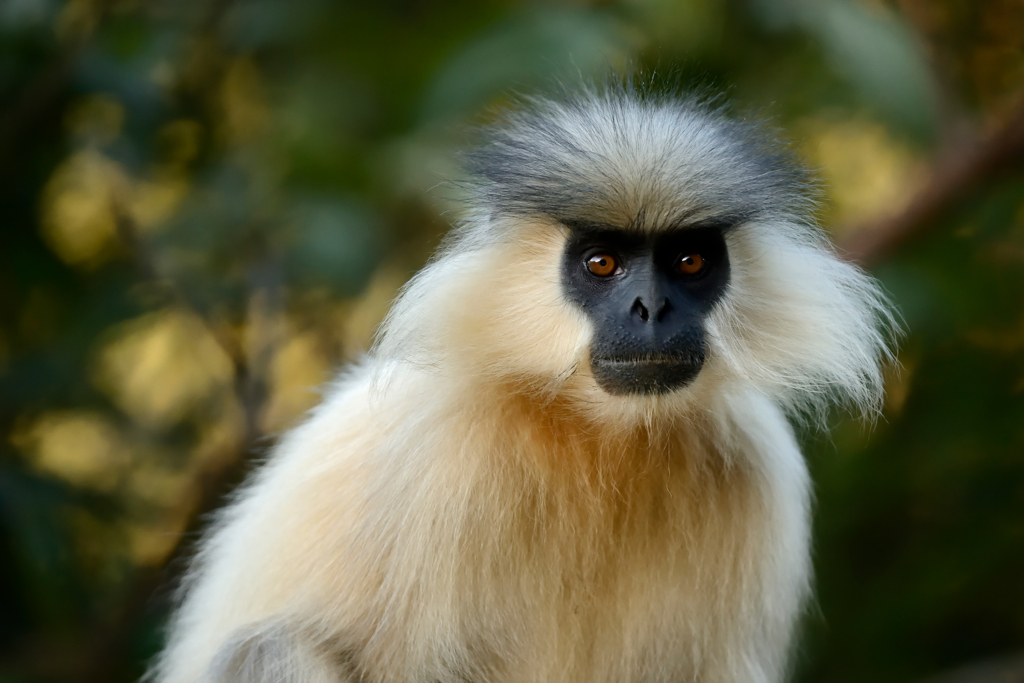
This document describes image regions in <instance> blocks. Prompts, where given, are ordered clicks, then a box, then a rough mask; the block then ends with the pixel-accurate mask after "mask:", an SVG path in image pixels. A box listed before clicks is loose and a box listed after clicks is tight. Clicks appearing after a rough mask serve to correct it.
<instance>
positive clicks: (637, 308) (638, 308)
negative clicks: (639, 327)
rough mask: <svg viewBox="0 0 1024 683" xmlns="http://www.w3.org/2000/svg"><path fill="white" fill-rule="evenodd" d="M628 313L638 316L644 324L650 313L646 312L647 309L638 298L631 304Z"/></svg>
mask: <svg viewBox="0 0 1024 683" xmlns="http://www.w3.org/2000/svg"><path fill="white" fill-rule="evenodd" d="M630 312H631V313H634V314H636V315H639V316H640V319H641V320H643V321H644V322H647V319H648V318H650V317H651V315H650V313H648V312H647V307H646V306H644V302H642V301H640V297H637V298H636V301H634V302H633V308H632V309H630Z"/></svg>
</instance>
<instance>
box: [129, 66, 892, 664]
mask: <svg viewBox="0 0 1024 683" xmlns="http://www.w3.org/2000/svg"><path fill="white" fill-rule="evenodd" d="M481 138H482V139H481V141H480V142H479V144H478V146H476V147H475V148H473V149H471V150H470V151H468V152H466V153H465V154H464V158H463V160H464V162H465V167H466V173H467V177H468V178H469V180H467V181H466V183H465V185H464V187H465V192H466V195H467V198H466V208H465V212H464V215H463V216H462V218H461V222H460V223H459V224H458V225H456V226H455V228H454V230H453V233H452V234H451V235H450V236H449V238H448V239H447V241H446V242H445V243H443V244H442V247H441V248H440V250H439V252H438V253H437V254H436V255H435V257H434V258H433V260H431V261H430V262H429V263H428V264H427V265H426V266H425V267H424V268H423V269H422V270H421V271H420V272H419V273H418V274H417V275H415V276H414V277H413V279H412V280H411V281H410V282H409V283H408V284H407V286H406V287H405V288H404V289H403V290H402V291H401V293H400V294H399V296H398V297H397V298H396V301H395V302H394V303H393V306H392V308H391V310H390V312H389V313H388V315H387V316H386V318H385V320H384V322H383V323H382V324H381V326H380V328H379V330H378V333H377V337H376V339H375V342H374V344H373V346H372V347H371V350H370V352H369V353H368V354H367V355H366V356H365V357H364V358H362V359H361V360H360V361H358V362H357V363H355V364H354V365H352V366H351V367H350V368H349V369H347V370H346V371H345V372H344V374H343V375H342V376H341V377H340V379H338V380H337V381H336V383H335V384H334V385H333V386H332V387H331V388H330V389H329V390H328V391H327V392H326V398H325V399H324V401H323V402H322V404H321V405H320V406H319V407H317V408H315V409H314V410H313V411H312V412H311V414H310V415H309V416H308V418H307V419H306V420H305V422H304V423H302V424H301V425H300V426H298V427H297V428H295V429H294V430H292V431H291V432H289V433H287V434H286V435H284V436H283V438H282V439H281V440H280V442H279V444H278V445H277V446H276V448H275V449H274V451H273V453H272V454H271V456H270V457H269V458H268V460H267V462H265V463H264V464H262V465H261V467H260V468H259V469H258V470H257V472H256V473H255V475H254V477H253V478H252V480H251V481H250V482H249V483H248V484H247V485H245V486H244V488H243V489H242V490H241V492H240V493H238V494H237V496H236V497H235V499H234V500H233V502H232V503H231V504H230V505H228V506H227V507H226V509H224V510H223V512H222V513H221V514H220V517H219V518H218V519H217V520H216V522H215V524H214V525H213V527H212V529H211V530H210V531H209V533H208V534H207V535H206V537H205V540H203V541H202V542H201V544H200V547H199V550H198V552H197V555H196V558H195V564H194V566H193V568H192V569H191V571H190V572H189V574H188V575H187V577H186V579H185V580H184V581H183V588H182V594H183V599H182V601H181V604H180V606H179V607H178V609H177V611H176V613H175V614H174V616H173V618H172V620H171V622H170V626H169V629H168V639H167V644H166V646H165V649H164V651H163V652H162V653H161V654H160V655H159V656H158V658H157V660H156V662H155V664H154V665H153V667H152V670H151V672H150V675H149V680H152V681H154V682H155V683H196V682H203V683H229V682H230V683H270V682H271V681H274V682H291V683H355V682H359V683H383V682H385V681H387V682H394V683H485V682H486V683H511V682H522V683H526V682H529V683H584V682H585V683H605V682H607V683H612V682H615V683H622V682H625V681H630V682H636V683H669V682H676V683H678V682H683V681H688V682H694V683H777V682H779V681H782V680H784V679H785V677H786V676H787V675H788V672H789V669H790V668H791V663H790V660H791V659H792V657H791V656H790V653H791V649H792V648H791V645H792V641H793V639H794V633H795V631H796V628H797V622H798V619H799V617H800V615H801V613H802V611H803V609H804V606H805V604H806V602H807V599H808V597H809V594H810V590H811V564H810V560H809V555H810V553H809V544H810V540H809V539H810V531H809V526H810V522H809V519H810V493H809V491H810V482H809V475H808V471H807V467H806V464H805V461H804V459H803V456H802V453H801V451H800V447H799V446H798V443H797V438H796V436H795V434H796V432H795V425H799V424H801V423H806V422H810V423H821V422H822V420H823V417H824V416H825V415H826V414H827V413H828V411H829V410H830V406H833V405H837V404H838V405H845V406H847V407H848V408H850V409H852V410H854V411H855V412H861V413H863V414H864V415H866V416H869V417H870V416H871V415H873V414H877V411H878V410H879V406H880V402H881V399H882V395H883V391H884V387H883V372H882V368H883V367H884V366H885V364H886V363H888V362H890V361H891V359H892V356H893V353H894V352H893V350H892V347H893V339H894V334H895V333H896V332H898V322H897V321H896V320H895V319H894V313H893V312H892V306H891V304H890V303H889V302H888V301H887V299H886V297H885V294H884V292H883V291H882V290H881V288H880V286H879V285H878V284H877V282H876V281H875V280H874V279H872V278H871V277H870V276H869V275H868V274H866V273H865V272H864V271H863V270H861V269H860V268H859V267H857V266H855V265H852V264H850V263H847V262H845V261H843V260H842V259H841V258H840V257H839V256H838V254H837V252H836V250H835V248H834V247H833V246H832V245H831V243H830V242H829V240H828V239H827V237H826V236H825V234H824V232H823V231H822V230H821V229H820V228H819V227H818V226H817V224H816V223H815V221H814V219H813V215H814V210H815V201H816V199H815V194H814V187H813V182H812V181H811V180H809V175H808V173H807V172H805V171H804V170H803V169H802V167H801V166H800V164H799V163H798V162H797V161H795V160H794V155H793V154H792V153H791V152H789V151H788V150H787V148H786V147H785V145H784V144H782V143H780V142H778V141H777V140H776V137H775V135H774V134H772V133H770V132H766V128H765V127H764V126H763V125H761V124H758V123H751V122H744V121H740V120H736V119H733V118H730V117H729V116H727V115H726V114H725V113H723V111H722V107H721V106H720V105H718V104H715V103H714V102H713V101H712V102H709V101H708V100H707V99H706V98H704V99H702V98H701V97H698V96H693V95H687V94H658V93H653V92H648V91H647V90H644V89H642V88H640V87H638V86H634V85H632V84H630V83H628V82H626V83H620V84H618V85H615V84H611V85H607V86H587V87H582V88H580V89H579V90H578V91H576V92H574V93H566V94H564V95H560V96H548V97H545V98H542V97H538V98H535V99H531V100H529V101H526V102H524V103H522V104H521V106H519V107H516V108H513V109H512V110H511V111H510V112H508V113H507V114H504V115H502V117H500V118H499V120H498V121H497V122H495V123H493V124H490V125H489V126H488V127H486V128H485V129H484V131H483V132H482V134H481Z"/></svg>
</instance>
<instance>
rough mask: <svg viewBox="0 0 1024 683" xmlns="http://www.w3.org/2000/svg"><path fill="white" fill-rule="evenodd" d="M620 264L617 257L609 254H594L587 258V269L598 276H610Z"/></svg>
mask: <svg viewBox="0 0 1024 683" xmlns="http://www.w3.org/2000/svg"><path fill="white" fill-rule="evenodd" d="M618 266H619V264H618V263H617V262H616V261H615V257H614V256H611V255H609V254H594V255H593V256H591V257H590V258H589V259H587V270H589V271H590V272H591V273H593V274H594V275H596V276H598V277H608V276H609V275H611V274H612V273H614V272H615V269H616V268H618Z"/></svg>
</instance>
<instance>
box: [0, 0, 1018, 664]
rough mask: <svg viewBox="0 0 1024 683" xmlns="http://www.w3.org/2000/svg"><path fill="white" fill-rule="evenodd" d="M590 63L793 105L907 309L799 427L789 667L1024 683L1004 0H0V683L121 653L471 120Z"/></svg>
mask: <svg viewBox="0 0 1024 683" xmlns="http://www.w3.org/2000/svg"><path fill="white" fill-rule="evenodd" d="M609 70H610V71H615V72H618V73H629V72H634V71H642V72H643V73H645V74H647V75H646V77H645V78H647V79H649V80H653V81H655V82H656V83H658V82H662V81H664V82H665V83H681V84H684V85H687V86H694V85H697V86H703V87H706V88H709V89H710V90H712V91H715V92H723V93H724V98H725V101H727V102H729V103H730V106H731V109H732V111H733V112H734V114H735V115H736V116H739V117H755V118H768V119H770V120H771V122H772V124H773V125H775V126H777V127H778V128H780V129H782V131H783V133H784V134H785V136H786V137H788V138H789V139H791V140H792V141H793V146H794V149H795V151H796V152H797V153H798V154H799V155H800V156H802V157H803V158H804V159H805V160H806V161H807V163H808V164H810V165H811V166H812V167H814V168H815V169H817V172H818V175H819V177H820V179H821V181H822V191H823V197H822V203H821V207H820V215H819V218H820V220H821V221H822V223H823V225H825V226H826V228H827V229H829V230H830V231H832V233H833V235H834V237H835V239H836V241H837V242H838V243H839V244H840V246H841V248H842V249H843V250H844V253H846V254H847V255H848V256H849V257H850V258H853V259H857V260H860V261H862V262H863V263H865V264H866V265H868V266H869V267H870V268H871V269H872V270H873V271H874V272H875V273H876V274H877V275H878V277H880V278H881V280H882V282H883V283H884V285H885V287H886V288H887V289H888V291H889V292H890V293H891V295H892V297H893V299H894V301H895V303H896V305H897V306H898V308H899V310H900V312H901V313H902V315H903V317H904V318H905V321H906V327H907V329H908V330H909V334H908V336H907V337H906V338H905V339H904V341H903V342H902V344H901V350H900V361H901V364H902V369H901V370H899V371H896V370H893V371H892V372H891V373H890V376H889V381H888V384H889V387H888V399H887V403H886V407H885V410H884V414H883V416H882V417H881V418H880V419H879V420H878V422H877V424H876V425H874V427H873V428H872V427H870V426H865V425H863V424H860V423H857V422H854V421H851V420H849V419H846V418H844V417H843V416H841V415H837V416H836V417H835V419H834V425H833V427H834V428H833V429H832V430H831V431H830V432H828V433H825V432H821V431H817V432H815V431H808V432H807V434H806V436H805V441H806V443H807V450H808V457H809V460H810V462H811V466H812V469H813V471H814V476H815V481H816V494H817V502H816V508H817V511H816V517H815V550H814V557H815V564H816V568H817V576H818V579H817V584H818V586H817V589H818V590H817V592H818V598H817V601H816V602H815V604H814V605H813V606H812V609H811V612H810V614H809V615H808V618H807V619H806V621H805V623H806V626H805V629H804V636H803V638H802V640H801V646H800V654H799V668H798V675H797V680H798V681H800V682H811V681H814V682H817V683H839V682H846V681H870V682H872V683H884V682H887V681H894V682H895V681H926V680H931V679H933V677H936V676H940V677H943V678H941V680H944V681H947V682H951V681H961V682H963V681H975V682H978V683H983V682H987V681H993V682H994V681H1011V680H1013V681H1020V680H1024V659H1022V656H1024V100H1022V97H1024V2H1022V1H1021V0H989V1H984V0H899V1H896V0H890V1H883V0H877V1H870V0H615V1H594V2H586V1H583V0H578V1H564V2H523V1H516V0H454V1H452V2H445V3H440V2H437V3H432V2H426V1H420V0H377V1H376V2H369V1H367V2H329V1H328V0H235V1H230V0H208V1H205V2H196V1H193V0H162V1H153V2H147V1H144V0H137V1H123V2H122V1H114V0H110V1H105V0H69V1H64V0H0V682H2V683H15V682H19V683H20V682H28V681H32V682H35V681H39V682H45V681H76V682H77V681H82V682H86V681H89V682H92V681H110V682H115V683H116V682H119V681H131V680H133V679H135V678H136V677H137V676H138V675H139V674H140V672H141V671H142V670H143V667H144V665H145V661H146V660H147V658H148V657H151V656H152V655H153V653H154V652H155V651H156V649H157V648H158V646H159V642H160V631H159V629H160V625H161V624H162V622H163V620H164V618H165V616H166V610H167V605H168V600H167V598H168V594H169V592H170V586H173V584H174V577H175V576H176V573H177V572H178V571H180V568H181V565H182V562H181V559H180V558H181V557H182V553H183V548H187V546H188V543H189V541H190V540H191V539H192V538H194V537H195V533H196V530H197V529H198V528H200V526H201V523H202V514H203V513H204V512H205V511H208V510H209V509H211V508H212V507H214V506H215V505H216V504H217V503H218V502H219V501H221V500H223V495H224V493H225V491H227V490H228V489H229V488H230V486H231V485H232V484H234V483H235V482H237V481H238V479H239V478H240V477H241V476H242V474H243V472H244V470H245V469H246V467H247V466H248V465H247V462H251V460H252V458H253V456H254V455H258V454H259V453H261V452H264V451H265V450H266V448H267V446H268V445H270V444H272V443H273V440H274V437H275V435H277V434H279V433H280V432H281V431H282V430H284V429H286V428H287V427H288V426H289V425H292V424H294V423H295V421H296V420H297V419H299V417H300V416H301V414H302V413H303V411H305V410H306V409H308V408H309V407H310V406H312V405H314V404H315V403H316V401H317V393H316V390H315V387H316V386H317V385H318V384H320V383H321V382H323V381H324V380H326V379H328V378H330V377H331V375H332V373H333V372H334V371H335V370H336V368H337V367H338V366H339V365H340V364H341V363H344V362H345V361H346V360H347V359H351V358H353V357H355V356H356V355H358V353H359V352H360V350H361V349H364V348H365V347H366V345H367V344H368V342H369V340H370V338H371V334H372V331H373V328H374V326H375V325H376V323H377V322H379V320H380V319H381V317H382V315H383V314H384V312H385V310H386V308H387V305H388V302H389V301H390V299H391V298H392V297H393V296H394V294H395V292H396V290H397V288H398V287H399V286H400V285H401V284H402V283H403V282H404V281H405V280H406V279H407V278H408V277H409V276H410V274H411V273H413V272H414V271H415V269H416V268H417V267H419V266H420V265H421V264H422V263H423V262H424V260H425V259H426V258H427V256H428V255H429V253H430V251H431V249H432V248H433V247H434V246H435V245H436V244H437V242H438V240H439V239H440V237H441V235H442V234H443V233H444V232H445V230H446V229H447V227H448V225H449V222H450V221H451V220H452V219H451V212H452V211H453V210H456V209H457V205H458V204H457V202H458V198H459V197H458V189H457V186H450V185H445V184H443V181H445V180H450V179H453V178H457V177H458V169H457V167H456V166H455V164H454V158H455V156H454V151H455V150H456V149H457V148H458V147H459V146H460V145H463V144H465V141H466V139H467V136H466V133H465V130H466V128H467V125H468V124H480V123H484V122H486V121H487V120H488V119H490V118H492V117H493V116H494V115H495V112H497V111H500V110H501V108H502V107H504V106H507V105H508V104H509V103H510V101H511V99H512V97H511V94H512V93H514V92H517V91H518V92H533V91H535V90H536V89H537V88H538V87H540V88H543V87H547V86H550V85H551V84H552V83H553V82H555V81H556V80H559V79H560V80H564V81H566V82H570V83H572V82H578V81H579V79H580V78H581V77H583V78H587V77H593V76H598V77H600V76H601V75H603V74H605V73H607V72H608V71H609ZM183 539H184V543H183ZM963 667H968V668H967V669H962V668H963ZM1000 671H1001V672H1002V673H1000ZM1014 671H1015V672H1016V673H1012V672H1014ZM1000 676H1002V677H1000ZM1013 676H1016V678H1013Z"/></svg>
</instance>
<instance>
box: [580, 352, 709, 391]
mask: <svg viewBox="0 0 1024 683" xmlns="http://www.w3.org/2000/svg"><path fill="white" fill-rule="evenodd" d="M703 365H704V354H700V355H691V354H687V355H649V356H632V357H624V356H602V357H596V358H591V360H590V368H591V370H592V371H593V373H594V379H596V380H597V384H598V386H599V387H601V388H602V389H604V390H605V391H607V392H608V393H609V394H613V395H616V396H621V395H626V394H667V393H669V392H671V391H675V390H676V389H681V388H682V387H685V386H686V385H687V384H689V383H690V382H692V381H693V380H694V378H695V377H696V376H697V374H698V373H699V372H700V369H701V367H703Z"/></svg>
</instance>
